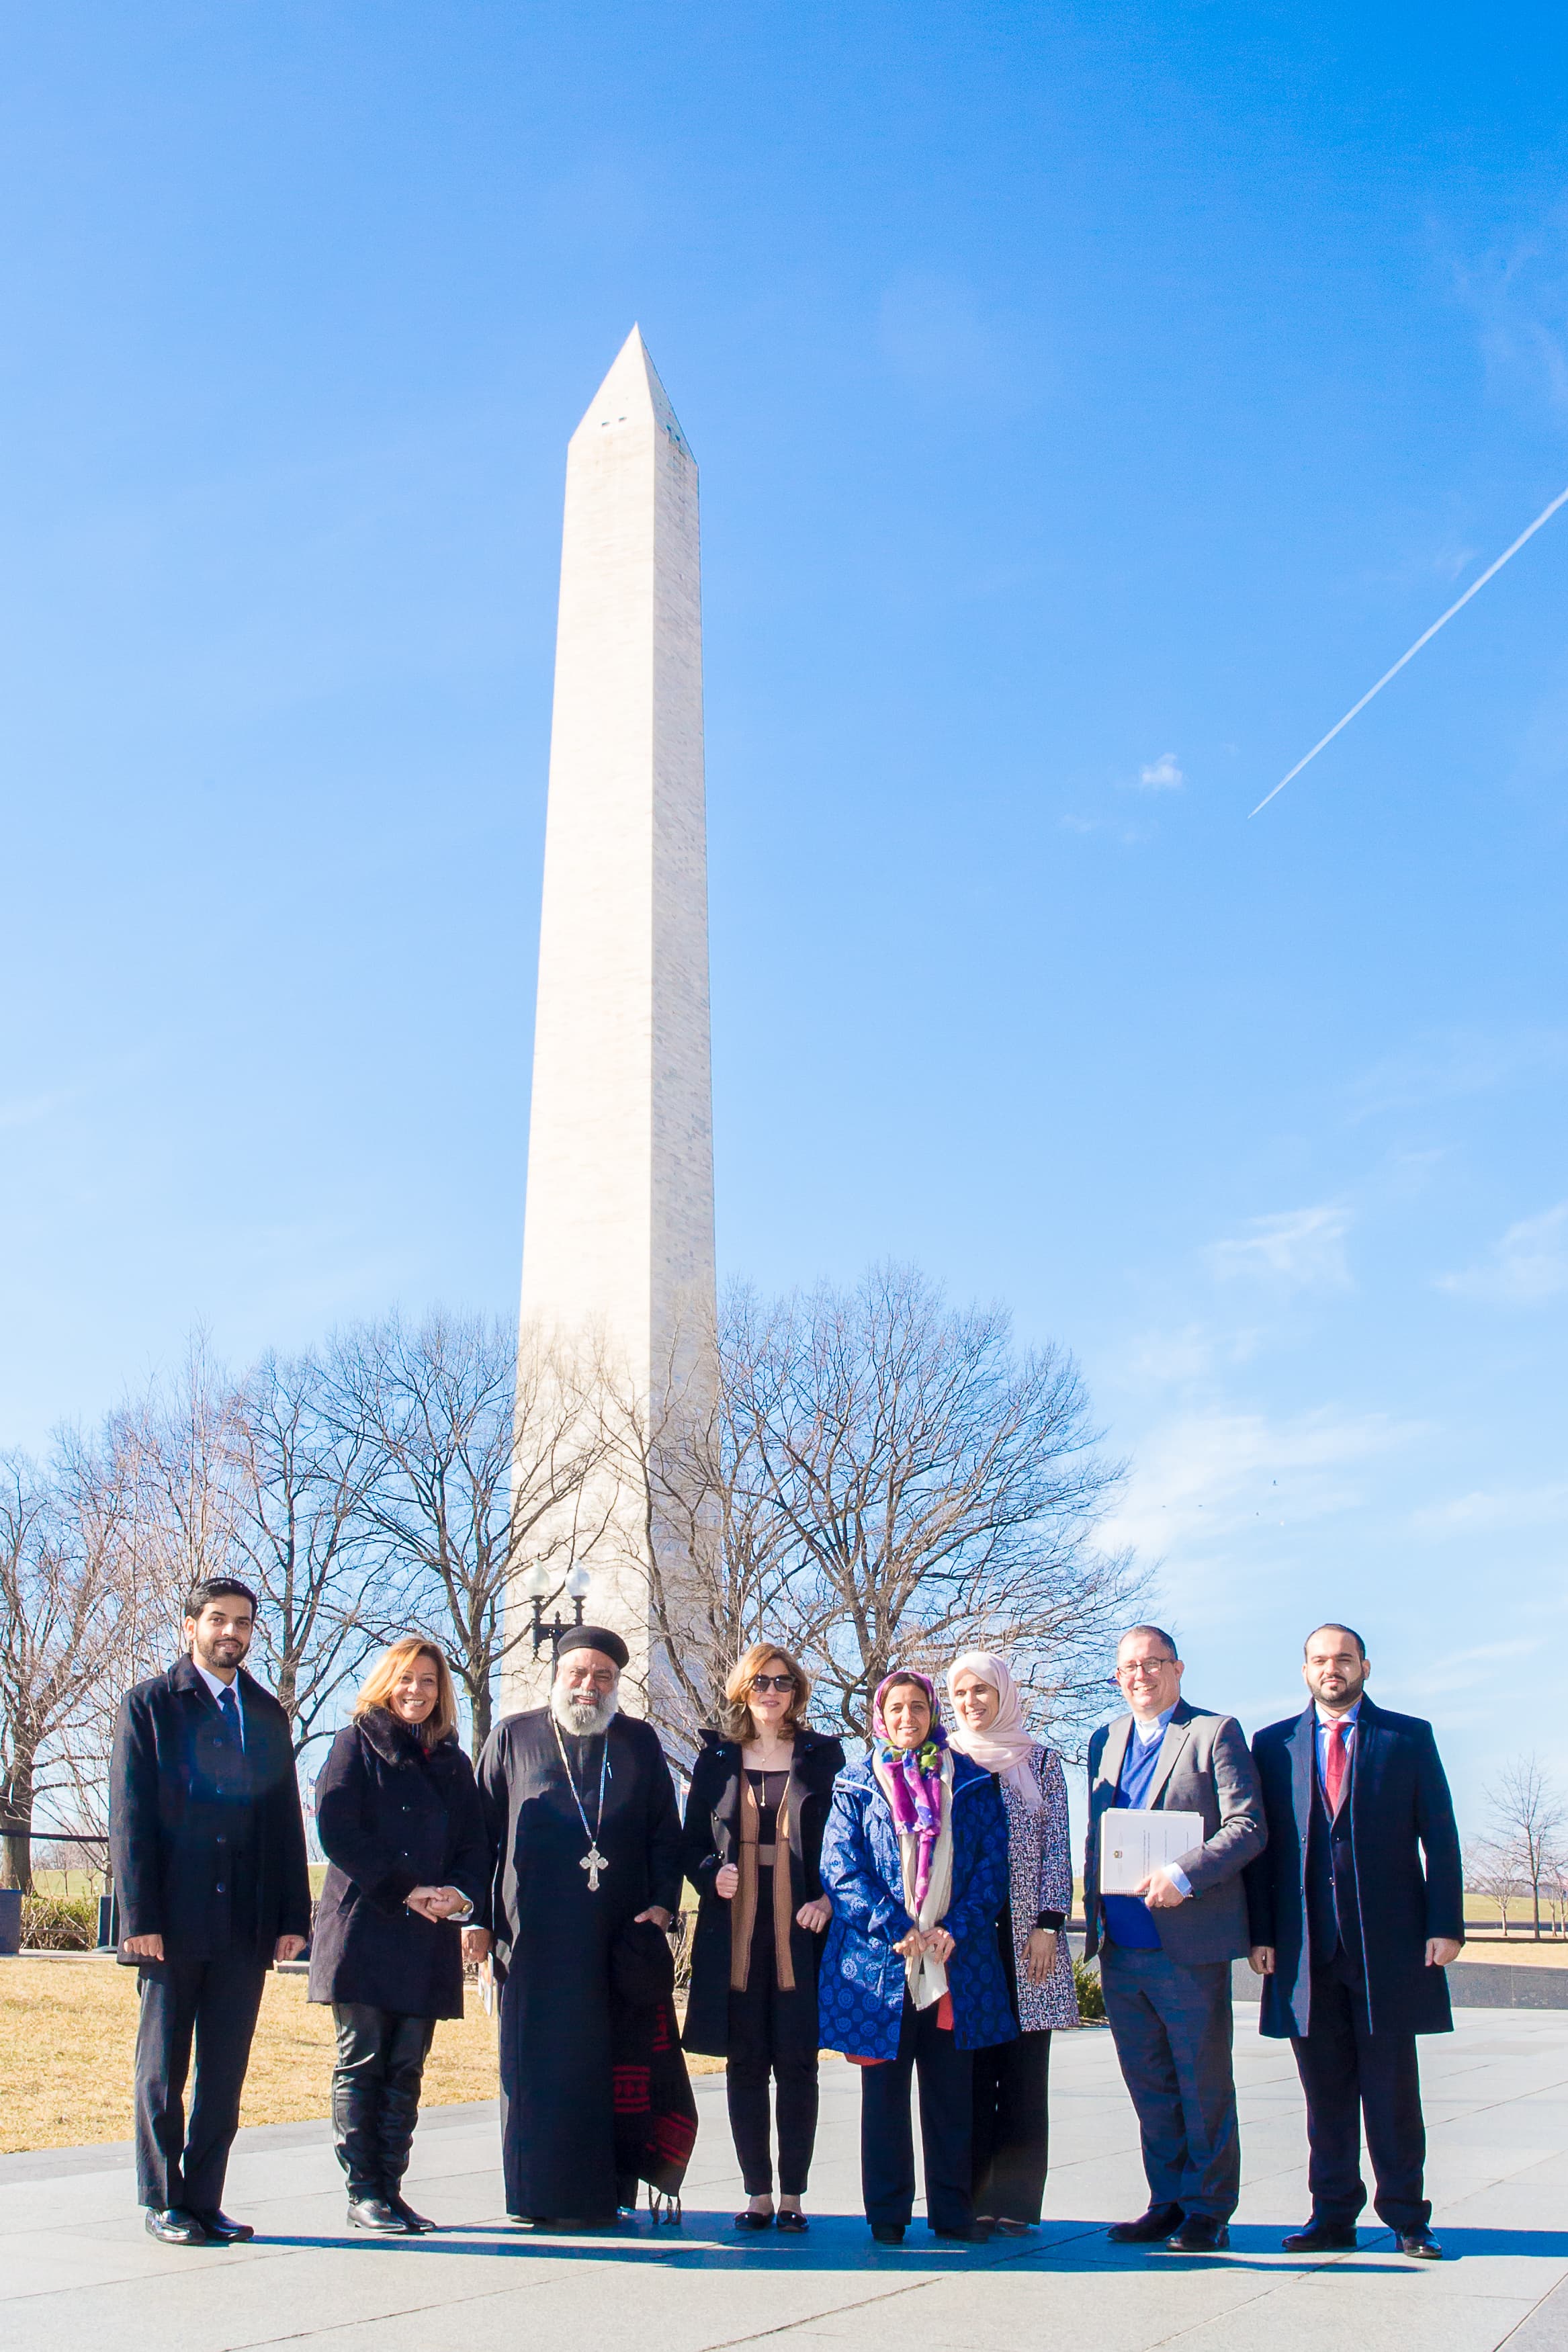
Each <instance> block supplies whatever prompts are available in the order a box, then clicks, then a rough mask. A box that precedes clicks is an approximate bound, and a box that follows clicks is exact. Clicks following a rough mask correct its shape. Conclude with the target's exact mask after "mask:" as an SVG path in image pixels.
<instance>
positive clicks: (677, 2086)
mask: <svg viewBox="0 0 1568 2352" xmlns="http://www.w3.org/2000/svg"><path fill="white" fill-rule="evenodd" d="M626 1657H627V1652H626V1643H624V1642H623V1641H622V1640H621V1638H620V1635H619V1634H618V1633H612V1632H611V1631H610V1630H609V1629H608V1627H606V1626H603V1625H574V1626H573V1627H572V1628H571V1629H570V1630H569V1631H568V1632H566V1633H563V1635H562V1636H561V1639H560V1642H559V1643H558V1645H557V1648H556V1654H555V1672H554V1678H553V1680H552V1685H551V1691H550V1704H549V1706H542V1707H535V1708H532V1709H531V1710H530V1711H529V1712H528V1713H527V1714H523V1715H512V1716H508V1717H506V1718H505V1719H504V1720H503V1721H502V1722H500V1723H499V1724H498V1725H497V1726H496V1727H495V1729H494V1731H492V1732H491V1734H490V1736H489V1739H488V1740H487V1741H486V1743H485V1747H484V1750H483V1753H482V1754H481V1755H480V1758H479V1791H480V1794H481V1796H482V1798H483V1800H484V1804H485V1811H486V1816H487V1820H488V1822H489V1834H490V1843H491V1849H492V1853H493V1855H494V1881H493V1887H492V1895H493V1906H494V1907H493V1910H492V1914H491V1916H492V1917H493V1919H494V1921H495V1930H494V1948H493V1953H492V1961H493V1966H494V1969H495V1975H496V1979H497V1981H498V1982H499V1984H500V2109H501V2150H502V2162H503V2166H504V2169H505V2176H506V2205H507V2212H508V2214H509V2216H510V2219H511V2220H512V2221H516V2222H519V2223H520V2224H521V2225H522V2226H524V2227H527V2228H531V2229H536V2230H539V2229H548V2230H562V2229H603V2228H611V2227H614V2225H615V2223H616V2219H617V2216H618V2213H619V2211H620V2210H622V2209H627V2208H631V2209H635V2206H636V2203H637V2182H638V2180H639V2179H643V2180H646V2181H647V2183H648V2186H649V2189H650V2200H649V2201H650V2204H652V2206H653V2209H654V2213H655V2218H656V2220H658V2219H661V2218H666V2217H667V2216H668V2218H670V2219H675V2218H677V2217H678V2215H679V2188H680V2183H681V2180H682V2179H683V2178H684V2175H685V2170H686V2164H687V2159H688V2158H689V2155H690V2153H691V2146H692V2142H693V2140H694V2139H695V2137H696V2131H697V2113H696V2105H695V2102H694V2101H693V2099H692V2096H691V2089H690V2085H689V2083H688V2081H687V2079H686V2067H685V2062H684V2060H683V2058H682V2057H681V2054H680V2047H679V2037H678V2034H677V2032H676V2024H675V2007H674V1993H675V1968H674V1961H673V1958H672V1956H671V1953H670V1948H669V1944H668V1939H667V1937H666V1934H665V1930H666V1929H667V1928H668V1927H669V1925H670V1922H671V1920H672V1919H673V1917H674V1916H675V1913H676V1911H677V1909H678V1907H679V1902H680V1874H681V1860H680V1855H681V1845H680V1819H679V1813H678V1811H677V1809H676V1800H675V1789H674V1785H673V1783H672V1781H671V1780H670V1776H669V1767H668V1764H667V1763H666V1762H665V1759H664V1750H663V1748H661V1747H660V1745H659V1741H658V1734H657V1732H655V1730H654V1729H653V1727H652V1726H651V1724H647V1723H640V1722H638V1721H637V1720H636V1719H635V1718H633V1717H627V1716H624V1715H622V1714H621V1713H620V1712H619V1696H620V1679H621V1675H622V1672H623V1670H624V1668H625V1666H626ZM484 1940H485V1939H484V1937H483V1933H482V1931H473V1935H472V1942H471V1944H470V1949H474V1950H477V1949H479V1948H480V1947H481V1946H482V1944H483V1942H484Z"/></svg>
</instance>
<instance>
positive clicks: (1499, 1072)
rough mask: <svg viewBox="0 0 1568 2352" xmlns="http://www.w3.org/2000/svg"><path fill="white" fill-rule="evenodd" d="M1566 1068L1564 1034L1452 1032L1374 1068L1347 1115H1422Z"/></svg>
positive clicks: (1355, 1091)
mask: <svg viewBox="0 0 1568 2352" xmlns="http://www.w3.org/2000/svg"><path fill="white" fill-rule="evenodd" d="M1564 1065H1568V1031H1564V1030H1562V1029H1539V1028H1535V1029H1517V1030H1511V1031H1502V1030H1486V1029H1476V1028H1470V1029H1454V1030H1449V1031H1447V1033H1440V1034H1429V1035H1427V1036H1426V1037H1424V1038H1422V1039H1421V1040H1420V1041H1419V1042H1418V1043H1416V1044H1415V1045H1411V1046H1409V1047H1408V1048H1406V1049H1405V1050H1404V1051H1402V1052H1400V1053H1398V1054H1394V1055H1390V1056H1389V1058H1388V1059H1387V1060H1385V1061H1382V1062H1377V1063H1374V1064H1373V1066H1372V1068H1371V1069H1369V1070H1367V1071H1365V1072H1364V1073H1363V1076H1361V1077H1360V1078H1358V1079H1357V1081H1356V1082H1355V1085H1354V1086H1353V1087H1352V1089H1351V1101H1352V1111H1351V1116H1352V1118H1355V1119H1362V1118H1373V1117H1375V1116H1376V1115H1377V1114H1378V1113H1380V1112H1384V1111H1397V1110H1424V1109H1426V1108H1428V1107H1429V1106H1430V1105H1432V1104H1435V1103H1443V1102H1456V1101H1460V1100H1462V1099H1463V1098H1464V1097H1467V1096H1470V1095H1479V1094H1489V1093H1491V1092H1493V1091H1494V1090H1496V1089H1498V1088H1501V1087H1512V1086H1517V1085H1521V1084H1528V1083H1530V1081H1531V1080H1532V1079H1538V1078H1542V1077H1552V1076H1555V1074H1557V1073H1558V1072H1560V1071H1561V1070H1562V1069H1563V1066H1564Z"/></svg>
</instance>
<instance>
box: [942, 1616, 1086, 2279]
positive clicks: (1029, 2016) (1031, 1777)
mask: <svg viewBox="0 0 1568 2352" xmlns="http://www.w3.org/2000/svg"><path fill="white" fill-rule="evenodd" d="M947 1688H948V1695H949V1696H950V1697H951V1699H952V1711H953V1716H954V1718H955V1720H954V1724H953V1730H952V1744H953V1746H954V1748H958V1749H959V1750H960V1752H961V1753H962V1754H963V1755H965V1756H967V1757H969V1758H970V1759H971V1760H972V1761H973V1763H976V1764H978V1765H980V1766H981V1767H982V1769H984V1770H985V1771H987V1772H990V1773H993V1774H994V1776H995V1780H996V1785H997V1788H998V1790H999V1791H1000V1793H1001V1798H1002V1802H1003V1805H1004V1807H1005V1810H1006V1814H1007V1874H1008V1895H1007V1901H1006V1902H1005V1905H1004V1906H1003V1909H1002V1916H1001V1919H1000V1921H999V1922H998V1924H997V1942H998V1944H999V1946H1000V1948H1001V1954H1002V1972H1003V1974H1004V1976H1005V1978H1006V1979H1007V1994H1008V1999H1009V2000H1011V2002H1012V2005H1013V2014H1014V2016H1015V2017H1016V2020H1017V2022H1018V2034H1017V2039H1016V2041H1013V2042H999V2043H998V2044H997V2045H996V2047H995V2048H994V2049H991V2050H983V2051H981V2052H980V2053H978V2054H977V2055H976V2058H975V2061H974V2211H975V2218H976V2219H977V2221H979V2222H980V2224H981V2226H982V2227H983V2228H984V2226H985V2225H986V2224H987V2223H989V2224H990V2225H991V2226H992V2227H993V2228H994V2229H997V2230H1000V2231H1003V2232H1004V2234H1005V2235H1006V2236H1009V2237H1018V2236H1021V2235H1022V2233H1023V2232H1024V2231H1026V2230H1028V2229H1032V2228H1033V2227H1034V2226H1035V2224H1036V2223H1037V2221H1039V2218H1040V2200H1041V2199H1042V2198H1043V2196H1044V2195H1045V2188H1046V2162H1047V2152H1048V2147H1049V2109H1048V2106H1047V2086H1048V2082H1049V2072H1050V2063H1051V2034H1052V2032H1053V2031H1055V2030H1056V2029H1058V2028H1059V2027H1062V2026H1072V2025H1076V2024H1077V2023H1078V1993H1077V1991H1076V1990H1075V1988H1074V1985H1073V1974H1072V1958H1071V1955H1070V1953H1069V1952H1068V1946H1067V1938H1066V1937H1065V1936H1064V1935H1063V1934H1062V1932H1061V1931H1062V1928H1063V1927H1065V1926H1066V1924H1067V1915H1068V1906H1070V1904H1071V1902H1072V1851H1071V1846H1070V1843H1069V1841H1068V1789H1067V1780H1066V1778H1065V1776H1064V1774H1063V1771H1062V1762H1061V1758H1060V1757H1059V1756H1058V1755H1056V1754H1055V1753H1054V1752H1053V1751H1052V1750H1051V1749H1050V1748H1042V1747H1041V1745H1040V1743H1039V1741H1038V1740H1037V1739H1036V1738H1033V1737H1032V1735H1031V1733H1030V1730H1029V1727H1028V1725H1027V1724H1026V1722H1025V1720H1024V1700H1023V1694H1022V1693H1021V1692H1020V1690H1019V1688H1018V1685H1017V1684H1016V1682H1015V1681H1014V1679H1013V1675H1012V1671H1011V1669H1010V1668H1009V1666H1008V1664H1007V1661H1006V1660H1005V1658H999V1657H998V1656H997V1655H996V1654H995V1653H994V1651H991V1650H966V1651H965V1652H964V1654H963V1656H962V1657H961V1658H955V1659H954V1660H953V1662H952V1665H951V1666H950V1667H949V1668H948V1670H947Z"/></svg>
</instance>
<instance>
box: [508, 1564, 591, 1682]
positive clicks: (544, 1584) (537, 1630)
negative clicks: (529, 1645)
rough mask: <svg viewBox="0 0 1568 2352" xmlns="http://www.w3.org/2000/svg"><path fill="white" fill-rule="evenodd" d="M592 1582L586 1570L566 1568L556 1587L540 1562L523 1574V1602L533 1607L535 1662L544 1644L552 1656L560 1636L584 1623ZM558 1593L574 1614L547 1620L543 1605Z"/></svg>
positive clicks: (550, 1573)
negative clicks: (570, 1605) (563, 1597)
mask: <svg viewBox="0 0 1568 2352" xmlns="http://www.w3.org/2000/svg"><path fill="white" fill-rule="evenodd" d="M592 1582H593V1579H592V1577H590V1575H589V1573H588V1571H587V1570H586V1569H585V1568H569V1569H568V1570H567V1571H566V1574H565V1576H564V1578H563V1580H562V1581H561V1583H560V1584H557V1583H556V1581H555V1579H554V1576H553V1575H552V1572H551V1570H549V1569H548V1568H546V1566H545V1564H544V1562H543V1561H542V1559H536V1560H535V1561H534V1563H533V1566H532V1567H531V1568H529V1569H525V1570H523V1574H522V1591H523V1598H524V1599H525V1600H527V1601H531V1602H532V1603H533V1654H534V1656H535V1657H536V1658H537V1657H538V1655H539V1653H540V1651H541V1649H542V1647H543V1645H544V1643H545V1642H546V1641H548V1642H549V1643H550V1648H551V1654H552V1655H553V1654H554V1650H555V1645H556V1643H557V1642H559V1641H560V1639H561V1636H562V1634H563V1633H568V1632H570V1630H571V1628H572V1627H573V1626H574V1625H580V1624H581V1623H582V1622H583V1603H584V1600H585V1599H586V1597H587V1591H588V1587H589V1585H590V1584H591V1583H592ZM560 1592H564V1593H565V1595H566V1598H567V1599H568V1600H569V1601H571V1603H572V1605H573V1610H574V1614H573V1615H572V1616H571V1617H570V1618H567V1617H563V1616H560V1615H559V1614H558V1615H556V1616H554V1617H549V1618H547V1617H546V1616H545V1614H544V1604H545V1602H546V1601H553V1600H554V1599H555V1597H556V1595H557V1594H558V1593H560Z"/></svg>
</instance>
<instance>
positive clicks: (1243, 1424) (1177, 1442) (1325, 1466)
mask: <svg viewBox="0 0 1568 2352" xmlns="http://www.w3.org/2000/svg"><path fill="white" fill-rule="evenodd" d="M1411 1433H1412V1432H1411V1430H1410V1428H1409V1427H1408V1426H1406V1425H1403V1424H1400V1423H1394V1422H1391V1421H1390V1420H1389V1419H1388V1418H1387V1416H1386V1415H1384V1414H1383V1413H1362V1414H1345V1413H1342V1412H1338V1411H1337V1410H1336V1409H1335V1408H1334V1407H1332V1406H1323V1407H1321V1409H1319V1410H1318V1411H1316V1412H1307V1413H1299V1414H1296V1415H1295V1416H1293V1417H1292V1418H1291V1419H1290V1420H1289V1421H1286V1422H1281V1423H1272V1422H1270V1421H1269V1420H1268V1417H1267V1416H1266V1415H1265V1414H1263V1413H1260V1412H1226V1411H1224V1410H1223V1409H1220V1408H1216V1409H1215V1410H1213V1411H1210V1412H1185V1413H1179V1414H1177V1415H1175V1416H1174V1417H1173V1419H1172V1420H1170V1421H1167V1422H1165V1423H1162V1424H1161V1425H1160V1426H1159V1427H1157V1428H1156V1429H1155V1430H1154V1431H1153V1432H1152V1433H1151V1435H1150V1436H1149V1437H1148V1438H1147V1439H1146V1440H1145V1442H1144V1443H1143V1444H1142V1445H1140V1446H1139V1448H1138V1450H1137V1454H1136V1456H1135V1459H1134V1463H1133V1469H1132V1475H1131V1480H1130V1482H1129V1485H1128V1489H1127V1493H1126V1496H1125V1498H1124V1500H1123V1503H1122V1505H1121V1509H1120V1510H1119V1511H1118V1512H1117V1513H1116V1515H1115V1518H1114V1520H1113V1521H1112V1522H1110V1523H1109V1524H1108V1527H1107V1530H1106V1532H1107V1535H1108V1537H1109V1538H1110V1541H1111V1542H1113V1543H1131V1544H1135V1545H1136V1546H1137V1547H1138V1549H1140V1551H1141V1552H1142V1554H1143V1555H1144V1557H1145V1558H1146V1559H1151V1558H1155V1557H1158V1556H1160V1555H1162V1554H1164V1553H1168V1552H1169V1551H1170V1550H1171V1549H1173V1548H1182V1549H1185V1548H1186V1547H1188V1546H1189V1545H1190V1542H1191V1541H1192V1539H1194V1538H1197V1539H1199V1540H1201V1541H1203V1542H1205V1543H1213V1542H1215V1541H1216V1540H1220V1539H1222V1538H1226V1537H1228V1536H1231V1535H1234V1534H1237V1532H1240V1531H1243V1530H1246V1531H1251V1530H1254V1529H1257V1528H1258V1527H1259V1526H1263V1527H1267V1528H1273V1529H1274V1530H1275V1532H1276V1533H1277V1532H1278V1531H1279V1526H1280V1524H1281V1523H1283V1524H1284V1525H1285V1526H1287V1527H1288V1528H1289V1527H1300V1525H1301V1524H1302V1523H1303V1522H1304V1521H1307V1520H1311V1519H1321V1518H1324V1517H1329V1516H1331V1514H1332V1513H1334V1512H1336V1511H1342V1510H1347V1509H1350V1508H1351V1507H1353V1506H1355V1505H1357V1504H1358V1503H1360V1501H1361V1499H1362V1489H1361V1486H1360V1482H1359V1481H1358V1480H1357V1479H1356V1478H1355V1477H1354V1476H1353V1475H1351V1474H1352V1471H1353V1469H1354V1467H1355V1465H1359V1464H1361V1463H1363V1462H1368V1461H1371V1460H1372V1459H1373V1457H1374V1456H1376V1455H1378V1454H1386V1453H1388V1452H1390V1451H1391V1450H1392V1449H1393V1448H1394V1446H1396V1445H1400V1444H1404V1443H1405V1439H1406V1438H1407V1437H1408V1436H1409V1435H1410V1434H1411Z"/></svg>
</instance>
